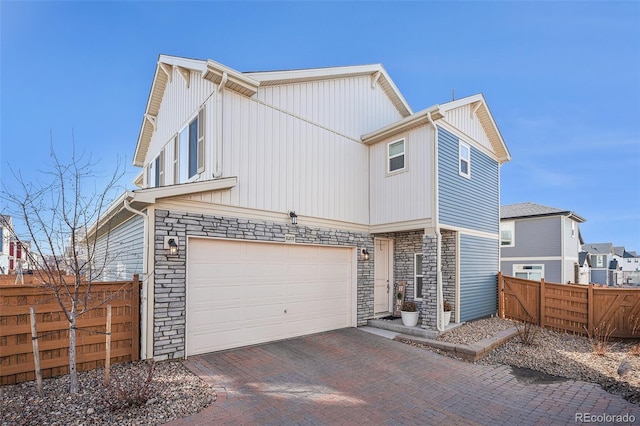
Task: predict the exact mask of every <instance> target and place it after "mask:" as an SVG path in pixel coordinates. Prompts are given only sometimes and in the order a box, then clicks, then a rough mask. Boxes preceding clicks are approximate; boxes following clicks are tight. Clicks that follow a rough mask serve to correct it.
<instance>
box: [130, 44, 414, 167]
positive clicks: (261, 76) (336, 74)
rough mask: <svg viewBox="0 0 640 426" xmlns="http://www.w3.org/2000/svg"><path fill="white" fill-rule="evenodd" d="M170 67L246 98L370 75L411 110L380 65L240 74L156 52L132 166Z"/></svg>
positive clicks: (402, 108)
mask: <svg viewBox="0 0 640 426" xmlns="http://www.w3.org/2000/svg"><path fill="white" fill-rule="evenodd" d="M173 67H177V68H178V70H179V71H180V75H182V76H183V78H184V79H185V82H186V83H187V84H189V79H190V72H191V71H196V72H199V73H200V74H201V75H202V78H204V79H206V80H209V81H211V82H212V83H214V84H220V83H221V82H224V87H225V88H228V89H231V90H234V91H236V92H239V93H241V94H243V95H245V96H249V97H251V96H253V95H254V94H255V93H256V92H257V91H258V87H259V86H274V85H278V84H291V83H298V82H305V81H315V80H323V79H332V78H340V77H353V76H359V75H370V76H371V84H372V85H373V84H376V83H378V84H380V87H382V89H383V90H384V91H385V93H386V94H387V96H388V97H389V99H391V102H392V103H393V104H394V106H395V107H396V108H397V110H398V112H399V113H400V115H402V116H404V117H406V116H409V115H411V114H412V113H413V111H412V110H411V107H409V104H408V103H407V101H406V100H405V99H404V97H403V96H402V94H401V93H400V91H399V90H398V88H397V87H396V85H395V84H394V83H393V81H392V80H391V78H390V77H389V75H388V74H387V71H386V70H385V69H384V67H383V66H382V65H381V64H373V65H359V66H346V67H331V68H310V69H301V70H288V71H264V72H247V73H243V72H240V71H236V70H234V69H232V68H229V67H227V66H225V65H222V64H220V63H218V62H215V61H212V60H210V59H209V60H199V59H189V58H181V57H177V56H169V55H160V56H159V58H158V62H157V65H156V70H155V74H154V76H153V83H152V84H151V91H150V93H149V99H148V101H147V106H146V108H145V113H144V116H143V118H142V126H141V128H140V134H139V136H138V143H137V145H136V151H135V154H134V156H133V165H134V166H138V167H142V166H143V165H144V159H145V157H146V155H147V150H148V149H149V144H150V143H151V136H152V135H153V131H154V128H155V119H156V117H157V116H158V112H159V110H160V105H161V103H162V97H163V96H164V91H165V88H166V87H167V83H168V82H169V81H171V78H172V75H173Z"/></svg>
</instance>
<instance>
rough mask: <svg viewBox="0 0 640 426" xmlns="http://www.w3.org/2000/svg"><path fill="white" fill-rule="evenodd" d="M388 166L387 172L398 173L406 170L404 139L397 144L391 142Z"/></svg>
mask: <svg viewBox="0 0 640 426" xmlns="http://www.w3.org/2000/svg"><path fill="white" fill-rule="evenodd" d="M387 149H388V157H389V161H388V165H387V172H388V173H391V172H397V171H398V170H403V169H404V168H405V162H404V160H405V158H404V139H400V140H399V141H396V142H391V143H390V144H389V145H388V146H387Z"/></svg>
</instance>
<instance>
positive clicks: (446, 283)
mask: <svg viewBox="0 0 640 426" xmlns="http://www.w3.org/2000/svg"><path fill="white" fill-rule="evenodd" d="M441 235H442V239H441V242H442V248H441V251H440V261H441V262H442V265H441V267H442V295H443V300H445V301H447V302H449V303H450V304H451V307H452V308H453V310H452V312H451V321H453V319H454V318H455V317H456V251H457V250H456V232H455V231H449V230H444V229H443V230H442V231H441Z"/></svg>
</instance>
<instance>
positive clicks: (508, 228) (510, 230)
mask: <svg viewBox="0 0 640 426" xmlns="http://www.w3.org/2000/svg"><path fill="white" fill-rule="evenodd" d="M514 231H515V222H500V245H501V246H503V247H515V245H516V244H515V239H514V238H513V236H514Z"/></svg>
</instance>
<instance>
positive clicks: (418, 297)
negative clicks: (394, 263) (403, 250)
mask: <svg viewBox="0 0 640 426" xmlns="http://www.w3.org/2000/svg"><path fill="white" fill-rule="evenodd" d="M418 256H422V262H424V256H423V255H422V253H414V254H413V300H415V301H418V302H420V301H422V295H421V294H420V295H418V278H422V286H423V287H424V274H423V273H422V271H417V270H416V267H417V265H418ZM423 266H424V264H423ZM418 272H420V273H418Z"/></svg>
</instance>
